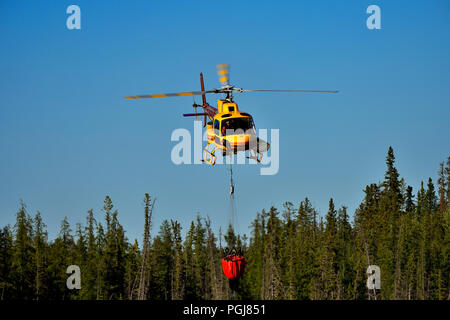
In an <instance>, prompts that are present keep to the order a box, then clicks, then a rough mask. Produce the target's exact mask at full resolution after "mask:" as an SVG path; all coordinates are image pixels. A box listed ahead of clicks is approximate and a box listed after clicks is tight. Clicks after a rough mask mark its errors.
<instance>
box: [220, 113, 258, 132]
mask: <svg viewBox="0 0 450 320" xmlns="http://www.w3.org/2000/svg"><path fill="white" fill-rule="evenodd" d="M253 128H254V125H253V120H252V118H247V117H241V118H232V119H226V120H222V135H224V136H225V135H227V130H234V131H236V130H242V131H243V132H246V131H247V130H250V129H253Z"/></svg>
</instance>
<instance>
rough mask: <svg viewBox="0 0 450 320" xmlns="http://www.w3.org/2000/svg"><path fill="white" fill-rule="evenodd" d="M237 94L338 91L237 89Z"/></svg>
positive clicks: (330, 91)
mask: <svg viewBox="0 0 450 320" xmlns="http://www.w3.org/2000/svg"><path fill="white" fill-rule="evenodd" d="M236 91H238V92H321V93H337V92H339V91H338V90H260V89H237V90H236Z"/></svg>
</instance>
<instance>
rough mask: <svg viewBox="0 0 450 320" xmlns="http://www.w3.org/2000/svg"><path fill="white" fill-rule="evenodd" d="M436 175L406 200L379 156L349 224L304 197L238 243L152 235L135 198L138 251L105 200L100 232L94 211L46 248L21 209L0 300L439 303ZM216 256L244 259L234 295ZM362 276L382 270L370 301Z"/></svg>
mask: <svg viewBox="0 0 450 320" xmlns="http://www.w3.org/2000/svg"><path fill="white" fill-rule="evenodd" d="M437 169H438V170H437V177H438V179H437V180H436V183H434V182H433V180H432V179H431V178H428V180H425V182H422V183H421V184H420V186H418V188H417V190H413V188H412V187H411V186H410V185H408V184H406V182H405V181H404V179H403V178H402V177H401V176H400V174H399V172H398V170H397V169H396V167H395V156H394V151H393V149H392V148H391V147H389V150H388V153H387V156H386V171H385V175H384V177H380V181H381V182H379V183H370V184H368V185H367V186H366V187H365V188H364V198H363V199H362V201H361V203H360V205H359V207H358V208H357V209H356V210H355V212H354V214H353V217H352V219H351V220H350V217H349V213H348V212H347V208H346V207H345V206H337V205H336V204H335V203H334V201H333V199H330V200H329V207H328V211H327V213H326V215H325V216H321V215H319V214H318V212H317V210H316V209H315V208H314V207H313V206H312V204H311V201H310V200H309V199H308V198H304V199H302V200H301V201H300V202H299V204H298V205H296V204H293V203H291V202H286V203H284V204H283V206H282V208H275V207H271V208H267V209H263V210H261V212H258V213H257V214H256V217H255V218H254V220H253V222H252V224H251V233H250V234H249V236H248V237H247V236H246V235H239V234H236V233H235V232H234V230H233V228H232V227H231V226H230V227H229V228H228V229H227V230H225V231H224V233H223V234H222V232H221V231H219V233H218V234H215V233H214V232H213V231H212V223H211V221H210V219H209V218H208V217H201V216H200V215H198V216H197V217H196V218H195V219H194V220H193V221H192V222H191V224H190V226H189V228H188V229H187V230H186V231H182V228H181V225H180V223H179V222H178V221H174V220H171V219H170V217H168V219H167V220H164V221H163V223H162V224H161V225H160V226H159V229H157V230H154V229H155V228H153V226H152V215H153V205H154V203H155V198H154V197H153V196H150V195H148V194H145V195H144V197H143V212H142V221H143V224H144V228H143V230H142V232H143V237H142V239H139V241H138V240H137V239H134V240H132V241H130V240H129V239H127V237H126V235H125V233H126V232H125V230H124V228H123V226H122V225H121V224H120V222H119V213H118V211H117V210H115V209H114V205H113V202H112V199H111V198H110V197H109V196H106V197H105V199H104V205H103V209H102V212H101V214H102V216H103V217H104V219H102V221H97V220H96V219H95V218H94V212H93V210H92V209H91V210H89V211H88V212H87V217H86V222H85V224H84V225H83V224H76V226H75V227H74V229H72V227H71V226H70V224H69V222H68V219H67V218H64V219H63V220H62V223H61V227H60V231H59V234H58V236H57V237H56V238H55V239H53V240H49V239H48V234H47V231H46V225H45V223H44V221H43V219H42V216H41V213H40V212H35V213H29V212H28V211H27V207H26V205H25V203H24V202H23V201H21V202H20V205H19V209H18V211H17V213H16V222H15V224H14V225H13V226H10V225H7V226H5V227H3V228H1V229H0V299H1V300H18V299H20V300H119V299H120V300H180V299H195V300H222V299H232V298H234V299H263V300H273V299H281V300H367V299H369V300H375V299H377V300H428V299H433V300H449V299H450V268H449V266H450V232H449V228H450V156H449V157H448V159H445V161H444V162H442V163H441V164H440V166H439V167H438V168H437ZM344 183H345V182H344ZM3 214H10V213H3ZM226 247H229V248H231V247H240V248H241V249H242V252H243V253H244V255H245V257H246V259H247V265H246V269H245V272H244V274H243V275H242V277H241V278H240V280H239V284H238V286H237V288H236V290H235V292H234V293H233V294H232V291H231V290H230V284H229V282H228V278H226V277H225V275H224V273H223V271H222V266H221V263H220V261H221V259H222V257H223V249H224V248H226ZM69 265H78V266H79V267H80V270H81V289H79V290H76V289H75V290H69V289H68V288H67V286H66V280H67V278H68V276H69V275H68V274H67V273H66V268H67V267H68V266H69ZM369 265H377V266H379V267H380V270H381V288H380V289H379V290H375V289H373V290H369V289H368V288H367V286H366V282H367V277H368V275H367V273H366V272H367V267H368V266H369Z"/></svg>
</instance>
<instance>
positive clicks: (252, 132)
mask: <svg viewBox="0 0 450 320" xmlns="http://www.w3.org/2000/svg"><path fill="white" fill-rule="evenodd" d="M217 74H218V76H219V82H220V84H221V87H220V88H218V89H212V90H205V84H204V81H203V73H200V88H201V91H190V92H177V93H163V94H146V95H137V96H127V97H125V99H144V98H166V97H185V96H196V95H201V96H202V104H196V103H195V101H194V104H193V105H192V106H193V107H194V113H184V114H183V116H184V117H196V118H197V119H198V117H199V116H203V117H204V124H203V127H205V126H206V135H207V139H208V140H207V145H206V147H205V149H204V150H203V161H204V162H206V163H208V164H210V165H214V164H215V163H216V152H217V151H218V150H221V151H222V155H223V156H226V155H232V154H237V152H239V151H244V152H245V151H247V150H248V151H249V156H248V157H247V158H249V159H253V160H256V161H257V162H261V160H262V157H263V154H264V153H265V152H267V151H268V150H269V148H270V144H269V143H268V142H266V141H264V140H263V139H260V138H259V137H257V135H256V129H255V124H254V122H253V117H252V116H251V115H250V114H249V113H246V112H242V111H240V110H239V107H238V105H237V103H236V102H235V101H234V100H233V93H235V92H236V93H243V92H306V93H309V92H318V93H337V92H338V91H337V90H267V89H243V88H239V87H235V86H233V85H230V81H229V78H230V76H229V74H230V71H229V65H228V64H219V65H217ZM209 93H215V94H224V95H225V97H224V98H223V99H219V100H218V101H217V108H215V107H213V106H211V105H210V104H209V103H208V102H207V101H206V94H209ZM199 107H201V108H203V112H200V113H198V112H197V108H199ZM207 118H208V121H207Z"/></svg>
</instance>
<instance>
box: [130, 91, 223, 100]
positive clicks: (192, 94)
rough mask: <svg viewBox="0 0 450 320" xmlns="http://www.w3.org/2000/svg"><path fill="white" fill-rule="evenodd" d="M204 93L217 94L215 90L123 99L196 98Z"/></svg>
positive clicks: (146, 95)
mask: <svg viewBox="0 0 450 320" xmlns="http://www.w3.org/2000/svg"><path fill="white" fill-rule="evenodd" d="M205 93H217V90H208V91H190V92H176V93H161V94H145V95H140V96H128V97H125V99H143V98H167V97H185V96H198V95H202V94H205Z"/></svg>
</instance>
